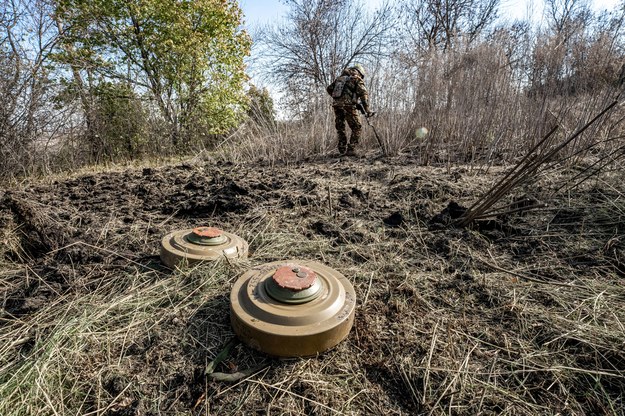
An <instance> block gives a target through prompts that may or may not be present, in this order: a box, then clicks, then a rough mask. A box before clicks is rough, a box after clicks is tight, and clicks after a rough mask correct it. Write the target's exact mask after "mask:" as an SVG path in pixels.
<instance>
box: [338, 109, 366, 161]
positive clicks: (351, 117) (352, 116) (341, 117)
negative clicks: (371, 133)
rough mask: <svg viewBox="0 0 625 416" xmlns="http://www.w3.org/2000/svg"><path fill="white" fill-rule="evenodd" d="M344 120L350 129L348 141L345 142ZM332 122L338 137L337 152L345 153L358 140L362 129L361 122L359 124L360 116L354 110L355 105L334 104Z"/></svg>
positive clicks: (351, 148)
mask: <svg viewBox="0 0 625 416" xmlns="http://www.w3.org/2000/svg"><path fill="white" fill-rule="evenodd" d="M345 122H347V125H348V126H349V128H350V130H351V131H352V134H351V136H350V138H349V143H348V142H347V135H346V133H345ZM334 123H335V126H336V132H337V134H338V139H339V143H338V148H339V152H340V153H345V151H346V150H348V149H350V150H353V149H354V147H355V146H356V145H357V144H358V142H359V141H360V132H361V131H362V124H360V117H359V116H358V110H356V107H353V106H349V107H341V106H335V107H334Z"/></svg>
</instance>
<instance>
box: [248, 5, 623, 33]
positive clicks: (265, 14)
mask: <svg viewBox="0 0 625 416" xmlns="http://www.w3.org/2000/svg"><path fill="white" fill-rule="evenodd" d="M381 2H382V0H367V1H365V3H366V4H367V5H369V6H371V7H372V8H374V7H375V6H377V5H378V4H380V3H381ZM542 3H543V1H542V0H522V1H515V0H502V1H501V5H502V10H501V15H502V16H506V17H508V18H512V19H522V18H524V17H525V16H526V15H527V11H528V10H532V9H534V10H535V11H536V13H539V10H540V6H539V5H542ZM591 3H592V4H593V8H594V10H595V11H598V10H606V9H607V10H611V9H613V8H614V7H616V5H617V4H618V3H619V0H591ZM239 4H240V6H241V8H242V9H243V13H244V14H245V23H246V26H248V27H249V26H253V25H257V24H266V23H272V22H276V21H277V20H279V19H280V18H281V17H282V16H283V15H284V14H285V13H286V11H287V10H288V8H287V7H286V6H285V5H284V4H282V2H281V1H280V0H239Z"/></svg>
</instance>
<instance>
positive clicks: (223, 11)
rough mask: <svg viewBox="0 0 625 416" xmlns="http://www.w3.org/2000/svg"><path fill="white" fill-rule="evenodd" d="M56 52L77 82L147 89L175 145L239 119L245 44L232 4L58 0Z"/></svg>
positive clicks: (218, 130)
mask: <svg viewBox="0 0 625 416" xmlns="http://www.w3.org/2000/svg"><path fill="white" fill-rule="evenodd" d="M56 19H57V24H59V25H60V27H62V28H64V31H63V36H62V39H61V40H62V48H61V52H60V53H58V54H57V55H56V56H55V57H56V59H57V60H58V61H59V62H63V63H66V64H69V65H70V67H71V68H72V69H73V71H74V74H73V76H74V78H76V77H77V73H76V72H75V71H76V70H78V71H80V74H82V78H83V79H92V78H93V77H101V78H104V79H113V80H123V81H124V82H126V83H128V84H131V85H133V87H134V88H135V89H136V90H137V91H142V92H144V91H145V92H148V93H149V95H150V96H151V98H152V99H153V100H154V102H155V104H156V105H157V107H158V108H159V110H160V112H161V115H162V117H163V118H164V119H165V120H166V121H167V122H168V125H169V126H170V128H171V132H170V134H171V137H172V140H173V143H174V144H180V145H188V144H191V143H192V142H193V141H194V140H197V139H201V138H202V137H204V136H205V135H207V134H214V133H221V132H224V131H225V130H227V129H228V128H230V127H231V126H233V125H235V124H236V123H237V122H238V120H239V118H240V117H241V116H242V109H243V108H244V106H245V103H246V98H245V94H244V93H243V83H244V82H245V81H246V79H247V77H246V75H245V66H244V63H243V59H244V57H245V56H247V55H248V54H249V51H250V39H249V36H248V35H247V33H246V32H245V31H243V30H241V28H240V23H241V10H240V9H239V7H238V5H237V3H236V2H234V1H231V0H195V1H189V0H183V1H172V0H167V1H161V0H131V1H126V0H123V1H122V0H94V1H85V0H60V1H59V3H58V6H57V10H56Z"/></svg>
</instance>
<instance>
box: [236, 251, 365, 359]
mask: <svg viewBox="0 0 625 416" xmlns="http://www.w3.org/2000/svg"><path fill="white" fill-rule="evenodd" d="M355 307H356V292H355V291H354V288H353V286H352V285H351V283H350V282H349V281H348V280H347V278H345V276H343V275H342V274H341V273H339V272H337V271H336V270H333V269H331V268H329V267H327V266H324V265H322V264H320V263H316V262H312V261H304V260H290V261H286V262H273V263H267V264H263V265H260V266H257V267H254V268H253V269H251V270H249V271H248V272H246V273H245V274H243V275H242V276H241V277H239V279H238V280H237V281H236V282H235V284H234V287H233V288H232V292H231V293H230V320H231V322H232V327H233V329H234V332H235V333H236V334H237V335H238V336H239V338H241V340H243V341H244V342H245V343H247V344H248V345H250V346H251V347H253V348H255V349H258V350H260V351H263V352H265V353H267V354H270V355H275V356H279V357H307V356H313V355H316V354H319V353H321V352H323V351H326V350H328V349H330V348H332V347H334V346H335V345H337V344H338V343H339V342H341V341H342V340H343V339H345V338H346V337H347V335H348V334H349V331H350V329H351V328H352V325H353V323H354V311H355Z"/></svg>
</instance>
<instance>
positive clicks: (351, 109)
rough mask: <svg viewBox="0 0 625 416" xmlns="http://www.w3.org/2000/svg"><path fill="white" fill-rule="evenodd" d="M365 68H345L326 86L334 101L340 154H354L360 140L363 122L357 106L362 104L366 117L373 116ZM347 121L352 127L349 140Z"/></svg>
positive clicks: (355, 66) (360, 66) (357, 65)
mask: <svg viewBox="0 0 625 416" xmlns="http://www.w3.org/2000/svg"><path fill="white" fill-rule="evenodd" d="M364 78H365V69H364V68H363V67H362V65H360V64H356V65H354V66H353V67H351V68H346V69H345V70H343V73H342V74H341V76H339V77H338V78H337V79H335V80H334V82H333V83H332V84H330V85H328V87H327V88H326V90H327V91H328V94H330V95H331V96H332V98H333V99H334V102H333V103H332V107H333V108H334V120H335V126H336V132H337V134H338V148H339V153H340V154H342V155H343V154H345V155H347V156H354V155H355V151H354V148H355V147H356V145H357V144H358V142H359V141H360V132H361V130H362V124H360V118H359V116H358V111H357V109H356V106H357V105H358V104H359V102H360V104H362V107H363V109H364V111H365V117H371V116H372V115H373V114H374V113H372V112H370V111H369V93H368V92H367V88H366V87H365V83H364ZM345 122H347V124H348V125H349V128H350V129H351V131H352V133H351V137H350V139H349V143H348V142H347V135H346V133H345Z"/></svg>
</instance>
